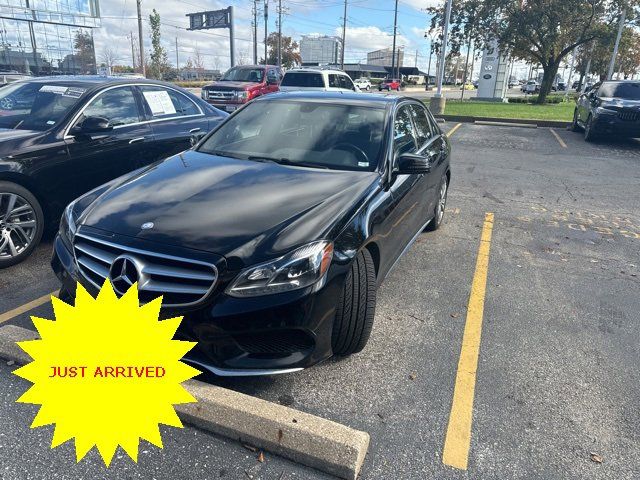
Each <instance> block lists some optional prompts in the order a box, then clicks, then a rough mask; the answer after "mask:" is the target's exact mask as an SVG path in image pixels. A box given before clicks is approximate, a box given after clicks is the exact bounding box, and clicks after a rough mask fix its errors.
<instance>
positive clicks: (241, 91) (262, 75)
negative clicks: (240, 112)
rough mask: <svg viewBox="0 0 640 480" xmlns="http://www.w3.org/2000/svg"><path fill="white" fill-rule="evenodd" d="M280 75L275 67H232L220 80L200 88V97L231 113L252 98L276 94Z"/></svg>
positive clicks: (279, 71) (280, 78)
mask: <svg viewBox="0 0 640 480" xmlns="http://www.w3.org/2000/svg"><path fill="white" fill-rule="evenodd" d="M282 75H283V74H282V70H281V69H280V67H277V66H275V65H242V66H238V67H233V68H231V69H229V70H227V71H226V72H225V74H224V75H223V76H222V78H220V80H218V81H216V82H213V83H210V84H208V85H205V86H204V87H202V90H201V94H200V95H201V97H202V99H203V100H205V101H207V102H209V103H210V104H211V105H213V106H215V107H216V108H219V109H220V110H224V111H226V112H233V111H234V110H237V109H238V108H239V107H241V106H242V105H244V104H245V103H247V102H248V101H250V100H253V99H254V98H257V97H259V96H261V95H266V94H268V93H274V92H277V91H278V90H279V89H280V82H281V81H282Z"/></svg>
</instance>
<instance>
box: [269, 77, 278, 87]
mask: <svg viewBox="0 0 640 480" xmlns="http://www.w3.org/2000/svg"><path fill="white" fill-rule="evenodd" d="M277 84H278V77H269V76H268V77H267V85H277Z"/></svg>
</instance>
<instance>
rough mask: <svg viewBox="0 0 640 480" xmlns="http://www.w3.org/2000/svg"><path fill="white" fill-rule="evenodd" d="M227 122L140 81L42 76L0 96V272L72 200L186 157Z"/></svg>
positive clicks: (179, 92)
mask: <svg viewBox="0 0 640 480" xmlns="http://www.w3.org/2000/svg"><path fill="white" fill-rule="evenodd" d="M226 116H227V114H226V113H224V112H221V111H219V110H216V109H215V108H213V107H211V106H210V105H208V104H207V103H205V102H203V101H202V100H200V99H199V98H198V97H196V96H194V95H192V94H190V93H189V92H187V91H185V90H183V89H181V88H177V87H175V86H172V85H168V84H165V83H162V82H154V81H148V80H141V79H135V80H123V79H116V78H108V77H88V76H79V77H42V78H34V79H32V80H27V81H21V82H16V83H12V84H9V85H7V86H5V87H2V88H0V268H3V267H7V266H9V265H13V264H15V263H18V262H20V261H21V260H23V259H24V258H26V257H27V256H28V255H29V254H30V253H31V251H32V250H33V249H34V248H35V246H36V245H37V244H38V242H39V241H40V238H41V237H42V234H43V232H44V230H45V229H46V228H49V227H51V228H55V227H56V226H57V225H58V221H59V219H60V214H61V213H62V210H63V209H64V207H65V206H66V205H67V204H68V203H69V202H70V201H72V200H73V199H74V198H76V197H78V196H80V195H82V194H83V193H85V192H87V191H89V190H91V189H92V188H94V187H97V186H98V185H102V184H104V183H106V182H109V181H111V180H113V179H114V178H116V177H119V176H121V175H124V174H125V173H129V172H131V171H132V170H136V169H138V168H141V167H144V166H146V165H149V164H150V163H152V162H155V161H156V160H159V159H162V158H165V157H166V156H168V155H172V154H175V153H178V152H181V151H182V150H185V149H188V148H189V147H190V140H191V137H192V135H203V134H205V133H207V132H208V131H209V130H210V129H211V128H213V127H214V126H215V125H217V124H218V122H219V121H220V120H222V119H223V118H224V117H226Z"/></svg>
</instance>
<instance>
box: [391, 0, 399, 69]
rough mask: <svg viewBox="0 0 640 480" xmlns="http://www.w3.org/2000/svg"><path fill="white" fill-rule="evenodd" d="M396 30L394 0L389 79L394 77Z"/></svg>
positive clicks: (396, 17) (396, 13) (396, 11)
mask: <svg viewBox="0 0 640 480" xmlns="http://www.w3.org/2000/svg"><path fill="white" fill-rule="evenodd" d="M397 30H398V0H396V9H395V15H394V17H393V47H392V48H391V78H393V76H394V75H395V66H396V31H397Z"/></svg>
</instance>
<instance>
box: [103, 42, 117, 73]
mask: <svg viewBox="0 0 640 480" xmlns="http://www.w3.org/2000/svg"><path fill="white" fill-rule="evenodd" d="M100 60H101V61H102V63H103V64H104V65H105V67H109V69H111V70H113V66H114V65H115V64H116V63H117V62H118V61H119V60H120V56H119V55H118V54H117V53H116V51H115V50H113V49H112V48H110V47H105V48H103V49H102V53H101V54H100Z"/></svg>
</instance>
